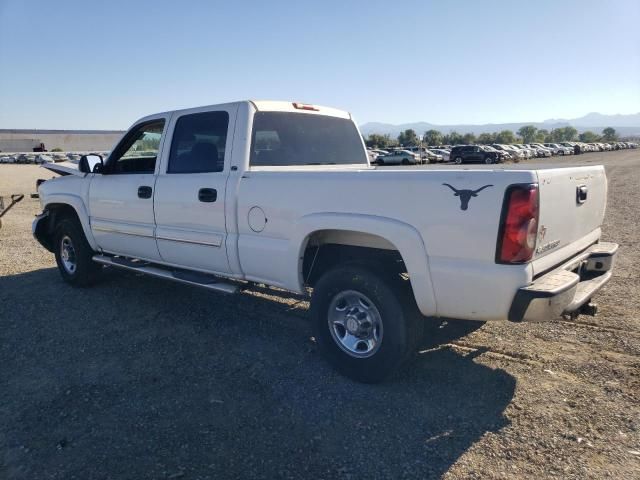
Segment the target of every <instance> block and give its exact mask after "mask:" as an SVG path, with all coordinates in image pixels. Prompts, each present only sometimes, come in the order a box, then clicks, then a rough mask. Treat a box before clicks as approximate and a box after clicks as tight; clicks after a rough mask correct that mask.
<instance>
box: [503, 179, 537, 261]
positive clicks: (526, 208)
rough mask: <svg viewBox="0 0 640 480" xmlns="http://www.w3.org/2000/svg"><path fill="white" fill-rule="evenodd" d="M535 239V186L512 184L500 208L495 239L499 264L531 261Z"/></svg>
mask: <svg viewBox="0 0 640 480" xmlns="http://www.w3.org/2000/svg"><path fill="white" fill-rule="evenodd" d="M537 236H538V185H537V184H530V185H512V186H511V187H509V188H508V189H507V193H506V194H505V197H504V205H503V207H502V223H501V225H500V233H499V236H498V250H497V252H496V261H497V262H498V263H526V262H528V261H529V260H531V257H532V256H533V252H534V250H535V248H536V238H537Z"/></svg>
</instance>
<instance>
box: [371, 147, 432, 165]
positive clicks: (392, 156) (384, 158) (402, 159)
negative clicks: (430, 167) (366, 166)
mask: <svg viewBox="0 0 640 480" xmlns="http://www.w3.org/2000/svg"><path fill="white" fill-rule="evenodd" d="M376 163H377V164H378V165H416V164H419V163H422V162H421V160H420V155H418V154H417V153H413V152H410V151H409V150H392V151H391V152H389V153H388V154H387V155H380V156H379V157H378V158H376Z"/></svg>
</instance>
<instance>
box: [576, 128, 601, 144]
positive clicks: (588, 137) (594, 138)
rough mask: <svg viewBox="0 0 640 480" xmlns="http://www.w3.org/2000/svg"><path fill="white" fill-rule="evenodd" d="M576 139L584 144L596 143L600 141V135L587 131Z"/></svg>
mask: <svg viewBox="0 0 640 480" xmlns="http://www.w3.org/2000/svg"><path fill="white" fill-rule="evenodd" d="M578 139H579V140H580V141H581V142H585V143H591V142H598V141H599V140H600V135H598V134H597V133H593V132H590V131H588V130H587V131H586V132H582V133H581V134H580V135H578Z"/></svg>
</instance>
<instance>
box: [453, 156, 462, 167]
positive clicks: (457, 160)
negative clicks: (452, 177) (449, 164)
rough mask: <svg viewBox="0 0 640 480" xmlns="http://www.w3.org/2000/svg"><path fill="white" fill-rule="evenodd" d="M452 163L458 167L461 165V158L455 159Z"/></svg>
mask: <svg viewBox="0 0 640 480" xmlns="http://www.w3.org/2000/svg"><path fill="white" fill-rule="evenodd" d="M453 161H454V162H456V164H458V165H460V164H461V163H462V157H456V158H455V159H454V160H453Z"/></svg>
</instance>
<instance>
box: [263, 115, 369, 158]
mask: <svg viewBox="0 0 640 480" xmlns="http://www.w3.org/2000/svg"><path fill="white" fill-rule="evenodd" d="M250 161H251V166H298V165H348V164H363V165H366V164H367V155H366V153H365V149H364V147H363V145H362V139H361V137H360V134H359V133H358V130H357V128H356V127H355V125H354V124H353V122H352V121H351V120H349V119H346V118H338V117H330V116H326V115H312V114H305V113H294V112H257V113H256V114H255V115H254V117H253V134H252V139H251V159H250Z"/></svg>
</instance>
